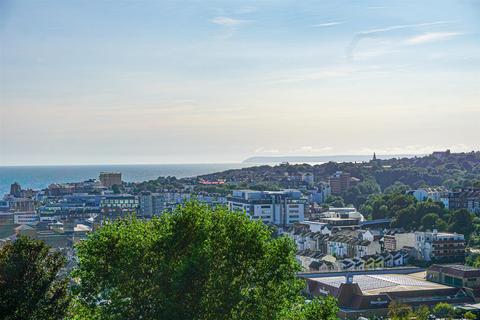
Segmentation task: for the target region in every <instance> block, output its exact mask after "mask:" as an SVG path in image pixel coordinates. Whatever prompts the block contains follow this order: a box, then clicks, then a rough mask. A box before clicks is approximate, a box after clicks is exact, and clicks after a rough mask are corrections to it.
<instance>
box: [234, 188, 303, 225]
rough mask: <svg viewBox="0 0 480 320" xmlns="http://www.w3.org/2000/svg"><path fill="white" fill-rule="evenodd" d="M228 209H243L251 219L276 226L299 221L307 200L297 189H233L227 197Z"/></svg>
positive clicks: (301, 218) (301, 219)
mask: <svg viewBox="0 0 480 320" xmlns="http://www.w3.org/2000/svg"><path fill="white" fill-rule="evenodd" d="M227 201H228V207H229V208H230V210H240V211H245V212H246V213H247V214H248V215H249V217H250V218H251V219H254V220H261V221H263V222H264V223H272V224H275V225H278V226H288V225H292V224H294V223H296V222H301V221H303V220H304V217H305V204H306V202H307V200H306V199H305V198H303V197H302V193H301V192H300V191H298V190H293V189H286V190H282V191H255V190H234V191H233V194H232V196H231V197H228V198H227Z"/></svg>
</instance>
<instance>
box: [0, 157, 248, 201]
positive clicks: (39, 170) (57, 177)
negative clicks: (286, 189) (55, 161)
mask: <svg viewBox="0 0 480 320" xmlns="http://www.w3.org/2000/svg"><path fill="white" fill-rule="evenodd" d="M252 166H253V165H252V164H251V163H202V164H132V165H75V166H69V165H65V166H0V198H1V197H2V196H3V195H4V194H6V193H9V192H10V185H11V184H12V183H14V182H18V183H20V185H21V186H22V188H23V189H28V188H31V189H43V188H46V187H48V185H50V184H51V183H64V182H79V181H85V180H88V179H93V178H97V179H98V176H99V174H100V172H102V171H106V172H121V173H122V180H123V181H126V182H141V181H146V180H154V179H157V178H158V177H161V176H175V177H177V178H185V177H194V176H198V175H202V174H209V173H214V172H220V171H225V170H229V169H241V168H244V167H252Z"/></svg>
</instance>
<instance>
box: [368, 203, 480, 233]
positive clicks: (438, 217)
mask: <svg viewBox="0 0 480 320" xmlns="http://www.w3.org/2000/svg"><path fill="white" fill-rule="evenodd" d="M360 212H362V213H363V214H364V215H366V216H367V217H369V218H371V219H383V218H391V219H392V227H397V228H403V229H405V230H423V231H426V230H430V231H432V230H434V229H437V230H438V231H451V232H457V233H462V234H464V235H465V236H466V237H467V239H468V238H470V236H471V235H472V234H473V235H474V236H475V235H476V234H477V232H479V231H480V220H479V219H478V218H476V217H475V215H474V214H472V213H470V212H469V211H468V210H466V209H460V210H455V211H451V210H447V209H446V208H445V206H444V205H443V203H441V202H433V201H431V200H429V201H417V200H416V199H415V198H414V197H413V196H411V195H407V194H404V193H383V194H374V195H372V196H370V197H369V198H368V200H367V201H366V202H365V203H364V204H363V206H362V207H361V208H360Z"/></svg>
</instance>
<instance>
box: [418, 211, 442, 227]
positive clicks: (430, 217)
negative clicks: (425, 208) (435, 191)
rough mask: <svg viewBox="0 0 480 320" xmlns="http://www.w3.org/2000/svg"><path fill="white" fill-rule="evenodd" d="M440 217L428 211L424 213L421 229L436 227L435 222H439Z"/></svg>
mask: <svg viewBox="0 0 480 320" xmlns="http://www.w3.org/2000/svg"><path fill="white" fill-rule="evenodd" d="M439 219H440V217H439V216H438V214H436V213H429V214H426V215H425V216H424V217H423V218H422V222H421V225H422V228H423V230H433V229H438V227H437V223H438V222H439Z"/></svg>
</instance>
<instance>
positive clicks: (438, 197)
mask: <svg viewBox="0 0 480 320" xmlns="http://www.w3.org/2000/svg"><path fill="white" fill-rule="evenodd" d="M411 193H412V195H413V196H414V197H415V199H417V200H418V201H425V200H428V199H430V200H432V201H436V202H442V201H443V198H445V197H446V195H448V190H447V188H445V187H425V188H419V189H416V190H413V191H411Z"/></svg>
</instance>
